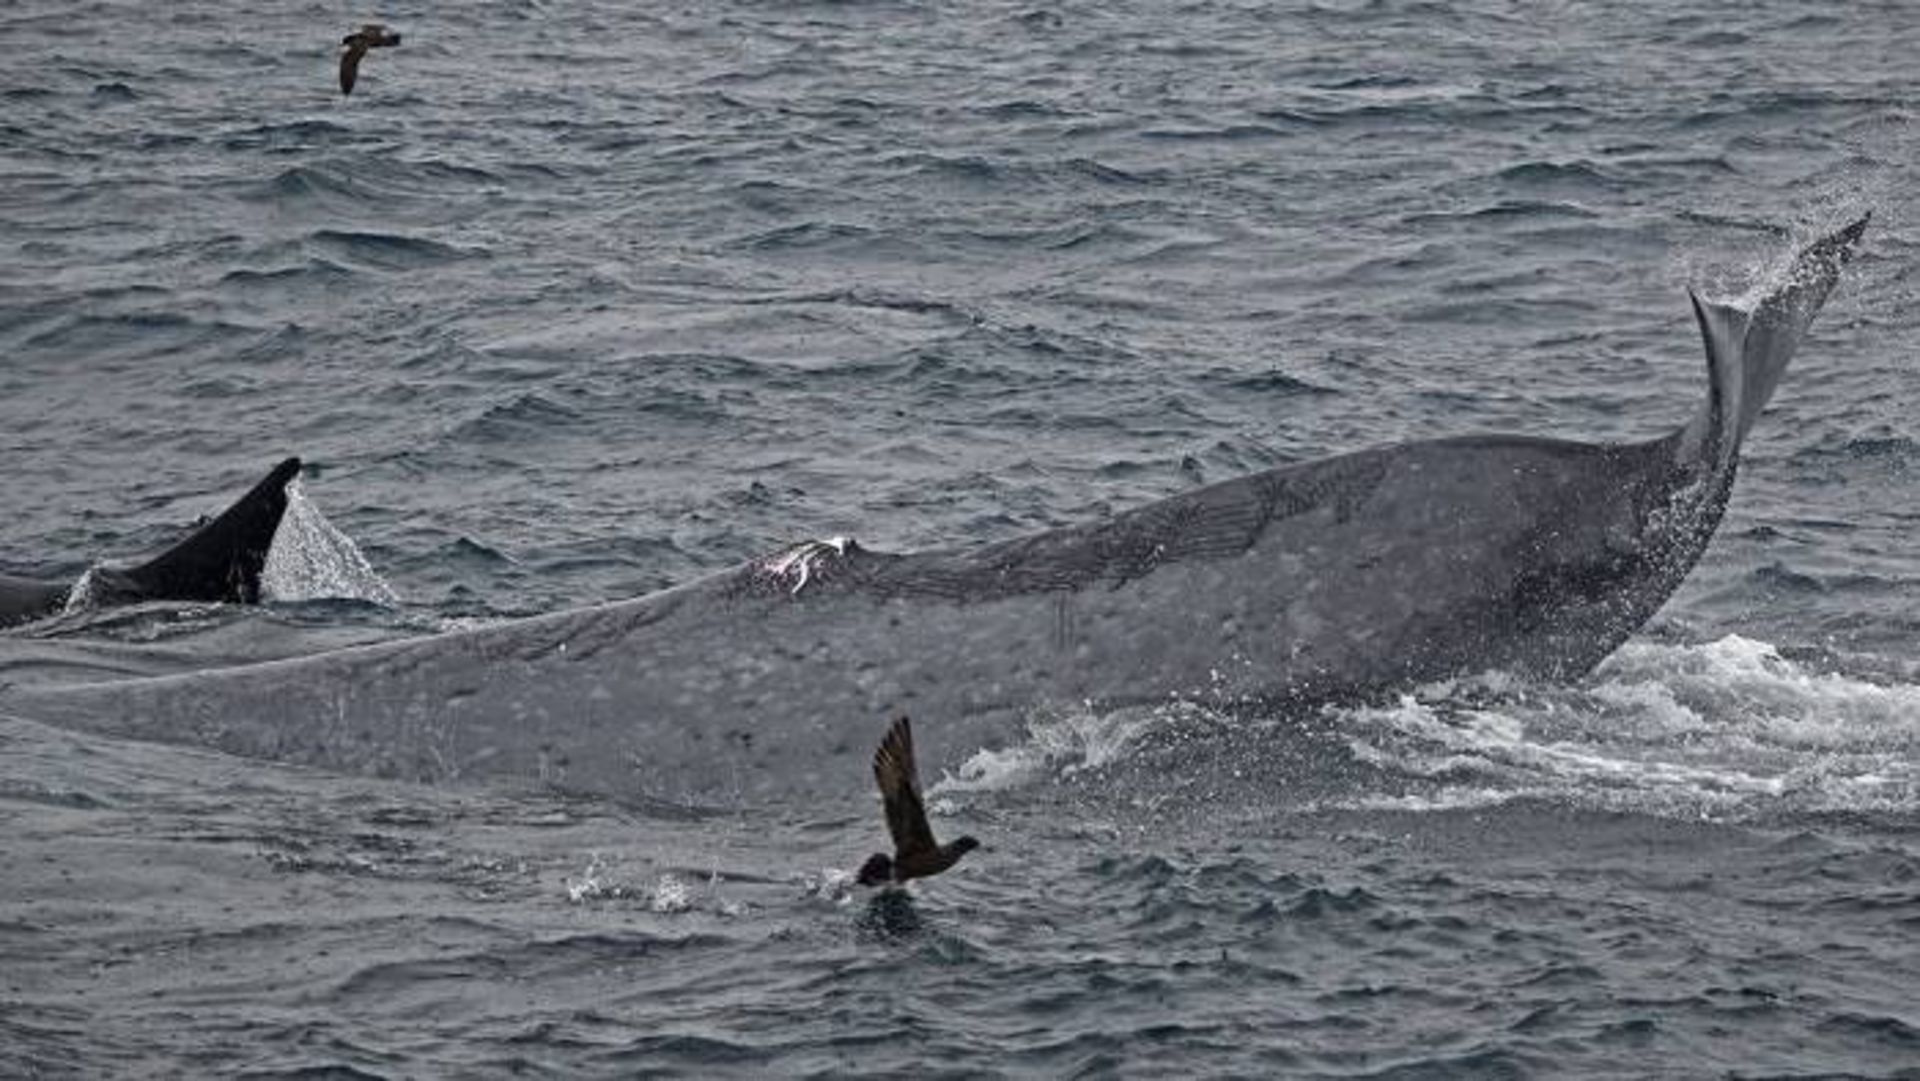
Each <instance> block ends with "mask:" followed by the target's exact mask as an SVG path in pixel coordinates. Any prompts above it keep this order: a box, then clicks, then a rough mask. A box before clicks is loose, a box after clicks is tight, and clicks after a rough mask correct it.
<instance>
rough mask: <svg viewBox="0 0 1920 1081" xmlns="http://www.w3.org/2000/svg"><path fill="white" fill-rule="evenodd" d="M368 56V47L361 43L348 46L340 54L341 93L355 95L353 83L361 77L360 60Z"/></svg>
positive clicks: (357, 42)
mask: <svg viewBox="0 0 1920 1081" xmlns="http://www.w3.org/2000/svg"><path fill="white" fill-rule="evenodd" d="M365 55H367V47H366V45H364V44H362V43H361V42H359V41H356V42H354V43H353V44H352V45H349V46H347V48H346V51H344V52H342V53H341V54H340V92H341V93H342V94H351V93H353V81H354V80H355V79H357V78H359V76H360V58H361V57H363V56H365Z"/></svg>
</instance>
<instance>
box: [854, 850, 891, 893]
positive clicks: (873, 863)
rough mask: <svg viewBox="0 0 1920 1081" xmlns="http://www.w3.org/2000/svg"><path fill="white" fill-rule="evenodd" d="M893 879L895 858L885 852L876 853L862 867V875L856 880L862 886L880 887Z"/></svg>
mask: <svg viewBox="0 0 1920 1081" xmlns="http://www.w3.org/2000/svg"><path fill="white" fill-rule="evenodd" d="M892 879H893V857H891V856H889V855H887V854H886V853H885V852H875V853H874V854H873V855H871V856H868V857H867V862H865V863H863V864H861V865H860V874H859V875H858V876H857V877H856V878H855V879H854V881H855V882H858V883H859V884H860V885H862V886H878V885H880V884H882V883H884V882H888V881H891V880H892Z"/></svg>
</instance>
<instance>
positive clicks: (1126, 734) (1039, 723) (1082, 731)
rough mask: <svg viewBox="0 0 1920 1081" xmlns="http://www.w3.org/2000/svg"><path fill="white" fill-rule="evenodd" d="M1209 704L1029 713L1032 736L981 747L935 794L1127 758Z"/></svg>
mask: <svg viewBox="0 0 1920 1081" xmlns="http://www.w3.org/2000/svg"><path fill="white" fill-rule="evenodd" d="M1204 713H1205V708H1204V707H1202V706H1199V705H1197V704H1194V703H1190V702H1185V701H1176V702H1170V703H1167V704H1165V705H1156V706H1133V707H1126V708H1121V709H1114V710H1109V711H1107V712H1104V713H1102V712H1097V711H1095V710H1094V709H1092V708H1091V707H1082V708H1080V709H1069V710H1041V711H1036V712H1035V713H1033V714H1031V715H1029V716H1028V718H1027V738H1026V739H1025V740H1024V741H1022V742H1020V743H1016V744H1012V745H1010V746H1008V747H1004V748H1001V749H998V750H981V751H977V752H975V753H974V755H973V756H972V757H971V758H968V759H967V760H966V761H965V762H962V763H961V764H960V769H959V772H958V773H957V774H949V775H945V776H943V777H941V779H940V780H939V781H938V782H936V783H935V784H934V785H933V786H932V788H931V789H929V791H930V792H932V793H936V794H937V793H951V792H992V791H1000V790H1003V789H1008V788H1016V787H1019V786H1022V785H1026V784H1031V783H1033V782H1034V781H1036V780H1039V779H1041V778H1044V777H1051V776H1072V775H1073V774H1075V773H1078V772H1079V771H1081V770H1085V769H1097V768H1099V767H1101V766H1104V765H1107V764H1109V763H1112V762H1116V761H1119V760H1121V759H1123V758H1125V757H1126V755H1127V754H1128V752H1129V751H1130V750H1131V749H1132V748H1133V746H1134V745H1135V744H1136V743H1137V742H1138V741H1139V739H1140V737H1141V736H1143V735H1145V734H1147V733H1148V732H1150V731H1153V730H1154V729H1156V728H1159V727H1162V726H1165V725H1168V724H1172V723H1175V722H1179V721H1188V720H1192V719H1194V718H1195V717H1196V716H1199V715H1202V714H1204Z"/></svg>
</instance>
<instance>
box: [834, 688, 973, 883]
mask: <svg viewBox="0 0 1920 1081" xmlns="http://www.w3.org/2000/svg"><path fill="white" fill-rule="evenodd" d="M873 779H874V780H875V781H877V782H879V784H880V799H881V801H882V802H883V803H885V804H886V808H887V830H888V832H890V833H892V834H893V856H892V857H891V858H889V857H888V856H887V854H886V853H885V852H875V853H874V854H873V855H871V856H869V857H867V862H866V863H864V864H862V865H861V867H860V877H859V879H858V881H859V883H860V885H862V886H878V885H882V884H884V883H888V882H905V881H906V880H908V879H910V878H925V877H926V876H928V875H937V874H939V873H940V872H942V871H944V870H946V869H947V868H949V867H952V866H953V865H954V864H956V863H958V862H960V857H961V856H964V855H966V854H967V853H968V852H971V851H972V850H974V849H976V848H978V847H980V842H979V841H976V840H974V839H973V838H971V837H960V838H957V839H955V840H954V841H953V842H952V843H951V844H944V845H943V844H941V843H939V842H938V841H935V840H934V839H933V828H932V827H931V826H929V825H927V808H926V806H925V804H923V803H921V801H920V771H919V769H918V767H916V766H915V765H914V762H913V723H912V722H911V721H909V720H908V719H907V718H905V717H902V718H900V719H899V720H897V721H895V722H893V727H892V728H889V729H887V736H886V738H885V739H883V740H881V741H880V749H879V750H877V751H874V752H873Z"/></svg>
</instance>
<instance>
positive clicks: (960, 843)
mask: <svg viewBox="0 0 1920 1081" xmlns="http://www.w3.org/2000/svg"><path fill="white" fill-rule="evenodd" d="M979 847H980V842H979V841H976V840H974V839H973V836H972V835H971V834H968V835H966V836H963V837H956V838H954V839H953V854H954V855H956V856H964V855H966V854H967V853H969V852H971V851H973V850H974V849H976V848H979Z"/></svg>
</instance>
